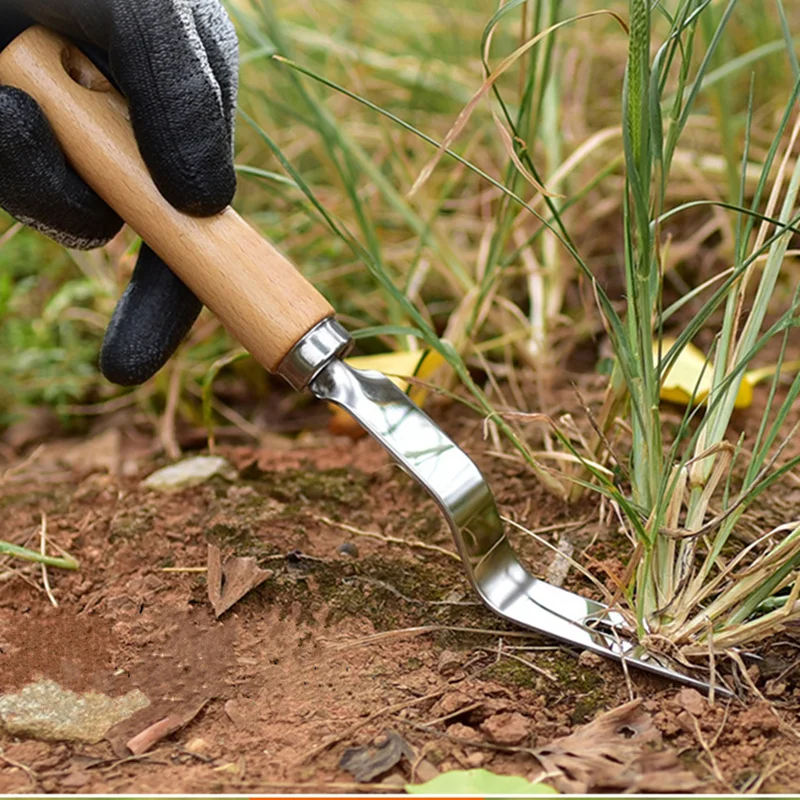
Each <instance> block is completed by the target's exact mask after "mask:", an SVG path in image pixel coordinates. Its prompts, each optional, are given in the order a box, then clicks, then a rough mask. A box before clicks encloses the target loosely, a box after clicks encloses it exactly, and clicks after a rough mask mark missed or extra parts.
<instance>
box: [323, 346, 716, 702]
mask: <svg viewBox="0 0 800 800" xmlns="http://www.w3.org/2000/svg"><path fill="white" fill-rule="evenodd" d="M309 388H310V389H311V391H312V392H313V393H314V394H315V395H316V396H317V397H319V398H320V399H322V400H326V401H328V402H331V403H334V404H336V405H338V406H341V407H342V408H343V409H345V410H346V411H347V412H348V413H350V414H351V415H352V416H353V417H354V418H355V419H356V420H357V421H358V422H359V423H360V424H361V426H362V427H363V428H365V429H366V430H367V432H369V433H370V434H371V435H372V436H373V437H374V438H375V439H376V440H377V441H378V442H379V443H380V444H381V445H382V446H383V447H384V448H385V449H386V450H387V451H388V452H389V454H390V455H391V456H392V457H393V458H394V460H395V461H397V463H398V464H399V465H400V466H401V467H402V468H403V469H404V470H405V472H406V473H408V474H409V475H410V476H411V477H412V478H414V479H415V480H416V481H417V482H419V483H420V484H422V486H423V487H425V489H426V490H427V491H428V492H429V493H430V495H431V496H432V497H433V499H434V500H435V501H436V503H437V505H438V506H439V508H440V509H441V511H442V513H443V514H444V516H445V518H446V519H447V522H448V525H449V526H450V529H451V530H452V533H453V538H454V539H455V543H456V547H457V548H458V551H459V553H460V555H461V557H462V559H463V561H464V565H465V567H466V572H467V576H468V578H469V580H470V582H471V583H472V586H473V587H474V589H475V591H476V592H477V593H478V595H479V596H480V597H481V599H482V600H483V602H484V603H485V604H486V605H487V606H488V607H489V608H490V609H491V610H492V611H494V612H495V613H497V614H499V615H500V616H502V617H504V618H506V619H508V620H510V621H512V622H514V623H516V624H517V625H520V626H522V627H524V628H529V629H530V630H533V631H536V632H538V633H542V634H545V635H546V636H550V637H553V638H555V639H558V640H560V641H562V642H566V643H568V644H570V645H574V646H576V647H579V648H581V649H585V650H591V651H592V652H595V653H598V654H600V655H602V656H605V657H607V658H612V659H615V660H617V661H624V662H625V663H626V665H628V666H632V667H637V668H639V669H643V670H646V671H648V672H652V673H655V674H657V675H661V676H662V677H665V678H669V679H671V680H675V681H680V682H681V683H685V684H688V685H690V686H695V687H697V688H699V689H704V690H705V689H708V683H707V682H706V681H704V680H703V679H702V678H700V677H696V676H695V675H692V674H691V673H690V672H689V671H688V670H687V669H685V668H684V667H683V666H682V665H679V664H677V663H676V662H674V661H673V660H672V659H669V658H668V657H666V656H664V655H661V654H656V653H652V652H648V651H647V650H645V648H643V647H642V646H640V645H638V644H636V643H635V642H634V641H632V639H631V637H630V631H629V630H628V628H627V626H626V623H625V620H624V618H623V617H622V615H620V614H619V613H616V612H613V611H609V609H608V608H607V607H606V606H604V605H603V604H602V603H597V602H595V601H593V600H589V599H587V598H585V597H581V596H580V595H577V594H574V593H573V592H569V591H566V590H564V589H560V588H557V587H555V586H552V585H551V584H548V583H546V582H545V581H541V580H538V579H537V578H535V577H533V576H532V575H531V574H530V573H529V572H528V571H527V570H526V569H525V567H524V566H523V565H522V564H521V563H520V561H519V559H518V558H517V555H516V553H515V552H514V550H513V548H512V547H511V544H510V543H509V541H508V539H507V538H506V535H505V528H504V525H503V522H502V520H501V518H500V514H499V512H498V510H497V504H496V503H495V499H494V497H493V495H492V492H491V490H490V489H489V486H488V484H487V483H486V481H485V479H484V477H483V475H482V474H481V472H480V470H479V469H478V467H477V466H476V465H475V463H474V462H473V461H472V460H471V459H470V458H469V456H467V454H466V453H465V452H464V451H463V450H461V449H460V448H459V447H458V446H457V445H456V444H455V442H453V441H452V440H451V439H450V438H449V437H448V436H446V435H445V433H444V432H443V431H442V430H441V428H440V427H439V426H438V425H437V424H436V423H435V422H433V420H431V419H430V417H428V416H427V415H426V414H425V413H424V412H423V411H422V410H421V409H420V408H419V407H417V406H416V405H415V404H414V403H413V402H412V401H411V400H410V399H409V398H408V397H407V396H406V395H405V394H404V393H403V392H402V391H400V389H398V388H397V386H395V385H394V384H393V383H392V382H391V381H390V380H389V379H388V378H386V377H385V376H384V375H382V374H380V373H377V372H363V371H360V370H356V369H353V368H352V367H350V366H349V365H347V364H345V363H344V362H343V361H341V360H340V359H334V360H332V361H330V362H329V363H328V364H327V366H325V367H324V368H322V369H321V370H320V371H318V372H317V373H316V377H315V378H314V379H313V380H312V381H311V382H310V384H309ZM717 691H718V692H719V693H720V694H730V692H728V690H727V689H725V688H724V687H717Z"/></svg>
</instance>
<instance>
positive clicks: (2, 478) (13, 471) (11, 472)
mask: <svg viewBox="0 0 800 800" xmlns="http://www.w3.org/2000/svg"><path fill="white" fill-rule="evenodd" d="M43 452H44V445H43V444H40V445H39V446H38V447H37V448H36V449H35V450H34V451H33V452H32V453H31V454H30V455H29V456H28V457H27V458H25V459H24V460H23V461H21V462H20V463H19V464H16V465H15V466H13V467H9V468H8V469H7V470H6V471H5V472H4V473H3V474H2V475H0V486H2V485H3V484H4V483H5V482H6V481H8V480H10V479H11V478H13V477H14V476H15V475H18V474H19V473H21V472H22V471H23V470H24V469H25V468H26V467H29V466H30V465H31V464H32V463H33V462H34V461H36V459H37V458H39V456H40V455H41V454H42V453H43Z"/></svg>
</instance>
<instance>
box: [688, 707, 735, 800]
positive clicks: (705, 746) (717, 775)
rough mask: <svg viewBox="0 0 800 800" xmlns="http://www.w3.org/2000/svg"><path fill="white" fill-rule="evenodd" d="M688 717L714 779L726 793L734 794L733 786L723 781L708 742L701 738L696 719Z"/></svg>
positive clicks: (690, 715)
mask: <svg viewBox="0 0 800 800" xmlns="http://www.w3.org/2000/svg"><path fill="white" fill-rule="evenodd" d="M689 717H690V718H691V720H692V725H693V726H694V735H695V738H696V739H697V743H698V744H699V745H700V747H702V748H703V750H704V751H705V753H706V755H707V756H708V758H709V761H710V762H711V769H712V771H713V773H714V777H715V778H716V779H717V780H718V781H719V782H720V784H722V786H724V787H725V788H726V789H727V791H729V792H730V793H731V794H735V793H736V790H735V789H734V788H733V786H731V785H730V783H728V781H726V780H725V776H724V775H723V774H722V771H721V770H720V768H719V764H718V763H717V759H716V756H715V755H714V753H713V752H712V751H711V748H710V747H709V745H708V742H707V741H706V740H705V738H704V737H703V733H702V731H701V730H700V725H699V724H698V722H697V717H695V716H694V714H689Z"/></svg>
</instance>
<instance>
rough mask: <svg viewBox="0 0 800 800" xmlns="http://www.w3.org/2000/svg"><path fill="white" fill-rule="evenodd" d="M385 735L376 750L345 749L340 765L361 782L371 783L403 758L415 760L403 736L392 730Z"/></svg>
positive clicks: (364, 748)
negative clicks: (383, 740) (384, 738)
mask: <svg viewBox="0 0 800 800" xmlns="http://www.w3.org/2000/svg"><path fill="white" fill-rule="evenodd" d="M384 736H385V737H386V741H385V742H383V743H382V744H381V745H380V746H379V747H377V748H375V749H374V750H370V749H369V748H367V747H351V748H349V749H347V750H345V752H344V755H343V756H342V758H341V761H339V766H340V767H341V768H342V769H344V770H347V771H348V772H349V773H350V774H351V775H352V776H353V777H354V778H355V779H356V780H357V781H358V782H359V783H370V782H371V781H373V780H374V779H375V778H377V777H378V776H379V775H383V774H385V773H387V772H388V771H389V770H390V769H392V767H395V766H397V764H399V763H400V761H402V759H403V758H407V759H408V760H409V761H411V762H413V761H414V759H415V757H416V756H415V754H414V751H413V750H412V749H411V746H410V745H409V744H408V743H407V742H406V740H405V739H403V737H402V736H400V735H399V734H398V733H395V732H394V731H390V730H387V731H385V732H384Z"/></svg>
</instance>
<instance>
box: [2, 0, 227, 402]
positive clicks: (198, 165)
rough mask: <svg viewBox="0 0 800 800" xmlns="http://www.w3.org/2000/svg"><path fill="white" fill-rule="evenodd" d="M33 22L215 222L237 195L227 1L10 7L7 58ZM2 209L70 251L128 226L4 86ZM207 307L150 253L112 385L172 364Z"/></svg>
mask: <svg viewBox="0 0 800 800" xmlns="http://www.w3.org/2000/svg"><path fill="white" fill-rule="evenodd" d="M33 23H41V24H44V25H47V26H48V27H50V28H52V29H54V30H56V31H59V32H60V33H63V34H66V35H67V36H69V37H70V38H71V39H72V40H73V41H75V42H77V43H79V44H80V45H81V47H83V49H84V50H85V51H86V52H87V54H88V55H90V56H91V57H92V58H93V59H94V60H95V62H96V63H97V64H98V66H101V68H104V69H105V70H107V74H108V77H109V78H111V79H112V80H113V81H114V82H115V83H116V85H117V86H118V87H119V88H120V89H121V91H122V92H123V94H124V95H125V96H126V97H127V99H128V101H129V102H130V107H131V121H132V123H133V128H134V132H135V134H136V138H137V141H138V143H139V149H140V150H141V153H142V156H143V158H144V160H145V162H146V163H147V165H148V167H149V169H150V171H151V174H152V176H153V179H154V181H155V183H156V185H157V186H158V188H159V190H160V191H161V193H162V194H163V195H164V197H165V198H166V199H167V200H169V201H170V203H172V204H173V205H174V206H175V207H176V208H178V209H180V210H181V211H184V212H187V213H190V214H196V215H199V216H203V215H212V214H215V213H217V212H219V211H221V210H222V209H223V208H225V206H226V205H228V203H230V201H231V199H232V198H233V195H234V193H235V191H236V176H235V173H234V169H233V130H234V121H235V112H236V94H237V88H238V66H239V55H238V43H237V40H236V33H235V31H234V28H233V25H232V23H231V21H230V19H229V17H228V16H227V14H226V12H225V11H224V9H223V8H222V6H221V5H220V3H219V2H218V0H0V49H2V48H3V47H5V46H6V45H7V44H8V43H9V42H10V41H12V40H13V39H14V38H15V37H16V36H17V35H18V34H19V33H20V32H21V31H22V30H24V29H25V28H26V27H27V26H29V25H31V24H33ZM0 207H2V208H4V209H5V210H6V211H7V212H8V213H9V214H11V215H12V216H14V217H15V218H16V219H18V220H20V221H21V222H23V223H25V224H26V225H30V226H31V227H32V228H35V229H36V230H38V231H41V232H42V233H45V234H47V235H48V236H51V237H52V238H53V239H55V240H56V241H58V242H60V243H61V244H63V245H65V246H67V247H72V248H81V249H89V248H93V247H99V246H102V245H104V244H106V243H107V242H108V241H109V240H110V239H112V238H113V237H114V236H115V235H116V234H117V233H118V232H119V230H120V228H121V227H122V220H120V218H119V217H118V216H117V214H116V213H114V211H112V210H111V208H109V207H108V206H107V205H106V204H105V203H104V202H103V201H102V200H101V199H100V198H99V197H98V196H97V195H96V194H95V193H94V191H92V189H90V188H89V187H88V186H87V185H86V184H85V183H84V182H83V181H82V180H81V179H80V178H79V177H78V176H77V174H76V173H75V172H74V171H73V170H72V169H71V167H70V166H69V164H68V163H67V162H66V160H65V158H64V155H63V154H62V153H61V151H60V150H59V149H58V146H57V144H56V141H55V137H54V135H53V132H52V130H51V129H50V126H49V124H48V122H47V120H46V119H45V116H44V114H43V112H42V111H41V109H40V108H39V106H38V105H37V103H36V102H35V101H34V100H33V98H31V97H30V96H29V95H27V94H25V93H24V92H21V91H19V90H18V89H14V88H11V87H7V86H6V87H2V86H0ZM200 310H201V304H200V301H199V300H198V299H197V298H196V297H195V296H194V295H193V294H192V292H191V291H190V290H189V289H188V288H187V287H186V286H185V285H184V284H183V283H182V282H181V281H180V280H179V279H178V278H177V277H176V276H175V275H173V274H172V272H171V271H170V270H169V269H168V268H167V266H166V265H165V264H164V263H163V262H162V261H161V260H160V259H159V258H158V257H157V256H156V255H155V254H154V253H153V252H152V251H151V250H150V249H149V248H148V247H147V246H143V247H142V250H141V253H140V255H139V260H138V262H137V265H136V269H135V271H134V274H133V278H132V280H131V283H130V285H129V286H128V288H127V290H126V291H125V293H124V294H123V296H122V298H121V299H120V301H119V303H118V305H117V308H116V310H115V312H114V316H113V318H112V320H111V323H110V325H109V327H108V330H107V331H106V336H105V340H104V342H103V348H102V351H101V354H100V367H101V369H102V371H103V374H104V375H105V376H106V377H107V378H108V379H109V380H111V381H113V382H114V383H118V384H121V385H124V386H131V385H135V384H138V383H141V382H143V381H145V380H147V379H148V378H149V377H150V376H152V375H153V374H154V373H155V372H157V371H158V370H159V369H160V368H161V367H162V366H163V365H164V363H165V362H166V361H167V359H168V358H169V357H170V356H171V355H172V354H173V352H174V351H175V349H176V348H177V347H178V345H179V344H180V342H181V340H182V339H183V338H184V337H185V336H186V334H187V333H188V332H189V330H190V328H191V327H192V325H193V324H194V322H195V320H196V319H197V315H198V314H199V313H200Z"/></svg>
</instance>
